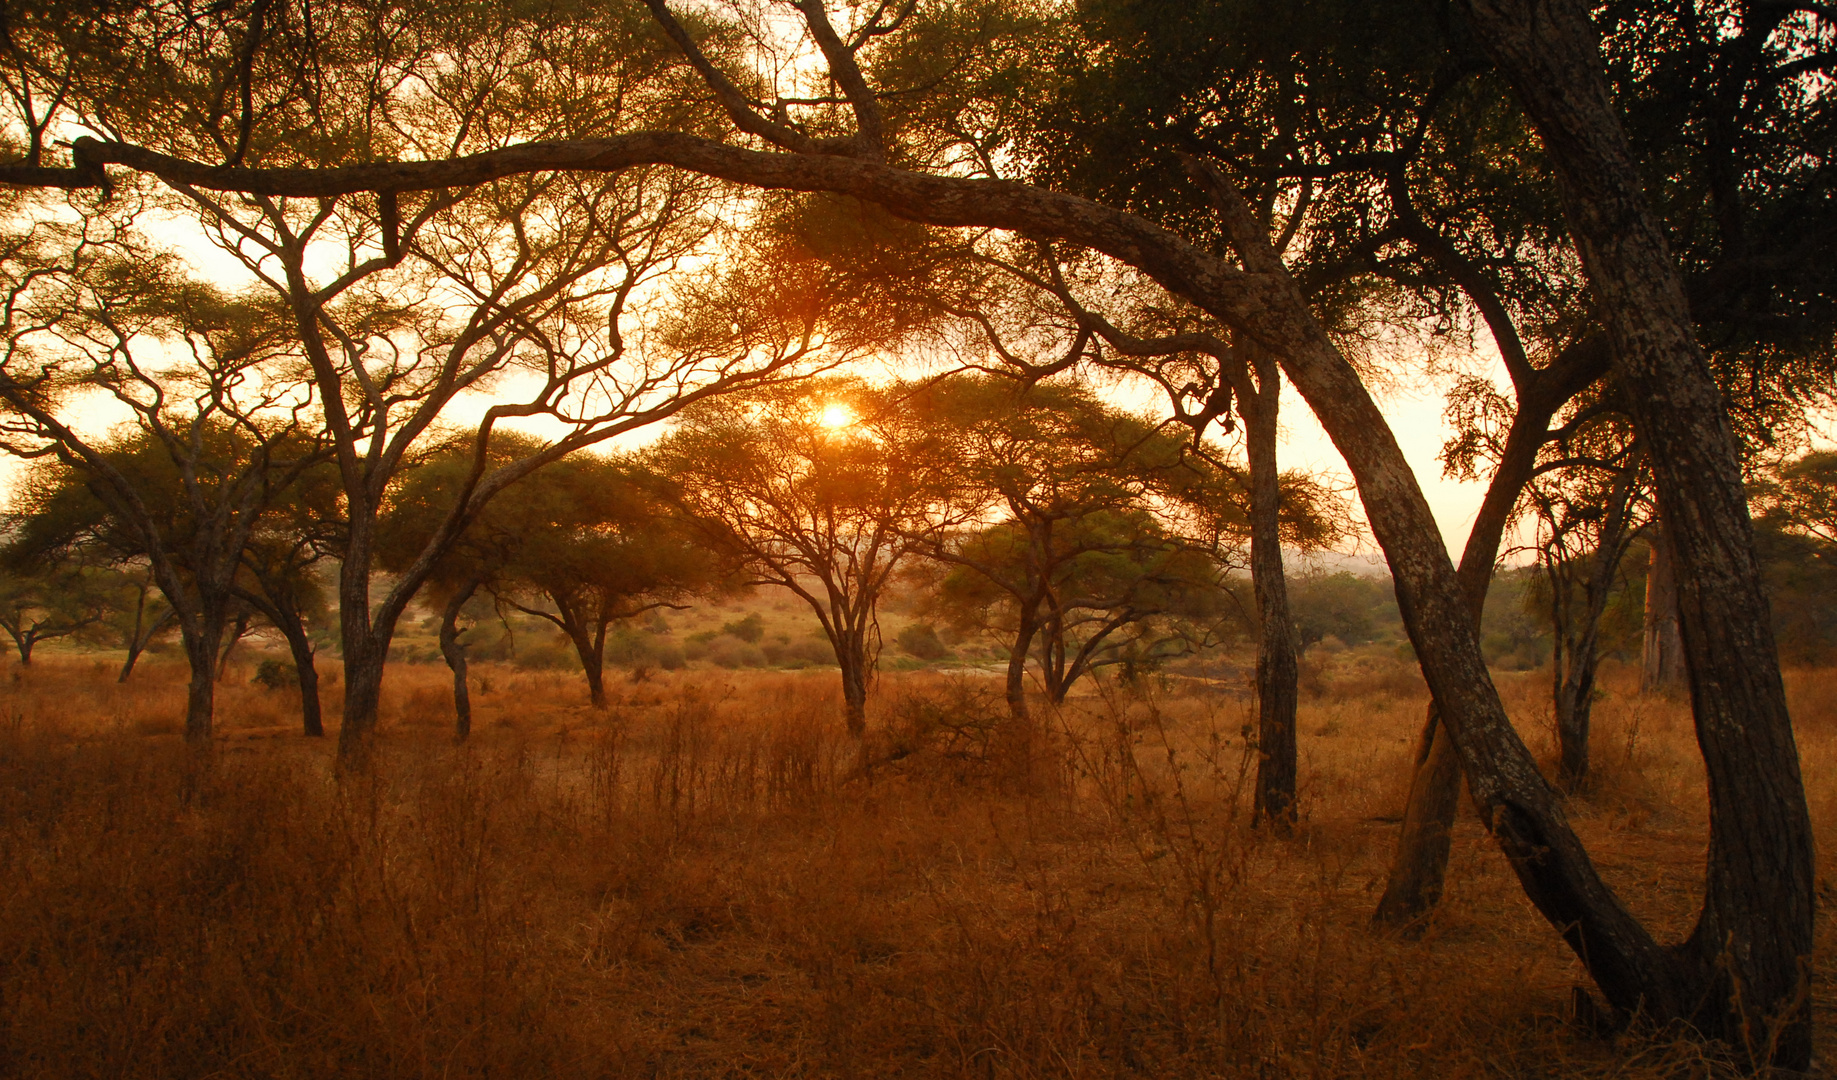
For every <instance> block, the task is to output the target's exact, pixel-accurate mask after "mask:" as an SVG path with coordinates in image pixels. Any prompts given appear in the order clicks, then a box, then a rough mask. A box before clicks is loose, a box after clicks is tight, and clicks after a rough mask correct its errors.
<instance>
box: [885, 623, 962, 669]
mask: <svg viewBox="0 0 1837 1080" xmlns="http://www.w3.org/2000/svg"><path fill="white" fill-rule="evenodd" d="M895 640H896V641H898V643H899V647H900V648H901V649H904V650H905V651H906V652H907V653H910V654H911V655H913V656H916V657H918V658H919V659H920V660H925V661H931V660H942V659H944V658H945V657H947V656H949V655H950V649H949V648H948V647H947V646H946V645H945V644H944V642H943V641H942V640H941V639H939V637H938V628H937V627H935V626H933V625H931V624H930V623H916V622H915V623H909V624H908V625H907V626H906V628H905V629H904V630H901V631H900V632H899V637H898V638H896V639H895Z"/></svg>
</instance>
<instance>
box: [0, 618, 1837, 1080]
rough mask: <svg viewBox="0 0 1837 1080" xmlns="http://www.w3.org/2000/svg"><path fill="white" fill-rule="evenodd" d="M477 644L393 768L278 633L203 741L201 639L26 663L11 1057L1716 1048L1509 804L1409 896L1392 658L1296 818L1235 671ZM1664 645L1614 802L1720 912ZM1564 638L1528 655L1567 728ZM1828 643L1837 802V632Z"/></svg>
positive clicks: (1802, 727)
mask: <svg viewBox="0 0 1837 1080" xmlns="http://www.w3.org/2000/svg"><path fill="white" fill-rule="evenodd" d="M478 676H479V678H478V692H477V694H476V697H475V703H476V707H477V710H478V716H477V720H476V724H477V726H476V728H475V731H476V734H475V736H474V739H473V741H472V743H471V744H470V745H468V746H466V747H464V748H458V747H455V746H454V745H453V744H452V743H451V740H450V737H449V726H450V719H449V714H448V709H449V704H448V701H447V698H446V693H447V687H448V682H447V675H446V672H445V671H444V670H443V669H440V668H437V667H431V666H427V667H424V666H416V665H398V666H397V667H395V668H393V669H392V670H391V673H390V676H389V682H388V688H387V698H386V702H385V707H384V726H383V735H382V739H383V744H382V745H383V752H382V758H381V762H380V767H379V769H378V771H377V773H376V775H375V776H374V777H373V778H370V779H361V778H358V779H352V778H347V779H345V780H342V781H340V780H338V779H335V777H334V773H333V770H332V768H331V763H332V751H333V747H332V746H331V745H330V743H331V742H332V741H333V740H323V741H315V740H306V739H304V738H301V737H300V736H299V735H298V734H296V733H295V731H294V720H293V716H292V703H291V701H290V700H289V698H288V697H287V696H286V695H285V694H284V693H270V692H268V691H264V690H261V689H259V688H257V687H253V686H251V685H249V684H247V682H246V672H245V673H243V674H240V675H236V676H233V677H232V679H231V681H230V682H228V683H226V685H225V686H224V688H223V693H222V698H221V706H220V714H219V715H220V722H221V734H220V738H219V743H218V750H217V753H216V759H215V762H214V763H213V764H212V765H211V766H210V767H209V768H208V769H204V770H198V769H196V768H193V767H191V766H189V765H188V764H187V760H186V757H185V755H184V752H183V751H182V749H181V747H180V745H179V740H178V725H177V723H176V721H174V720H172V719H171V718H172V717H174V716H176V715H177V714H178V712H179V706H180V704H181V703H182V698H183V680H182V676H181V673H180V672H179V671H178V670H177V669H175V668H173V667H170V666H161V665H157V664H156V665H151V666H149V667H148V668H147V669H146V670H145V671H144V672H142V673H141V674H140V675H137V677H136V681H135V682H134V683H132V684H130V685H129V686H126V687H119V686H117V685H116V684H114V682H113V670H112V666H107V665H103V666H98V665H96V664H93V663H88V662H71V661H64V662H57V663H46V664H44V665H42V666H41V667H39V668H37V669H35V670H32V671H29V672H22V671H20V670H19V669H17V668H12V669H8V670H6V671H5V672H4V673H0V720H3V721H4V722H3V723H0V870H3V873H0V956H4V957H5V958H6V961H5V963H4V965H0V995H3V998H4V1001H5V1002H6V1008H5V1009H4V1010H0V1025H3V1027H0V1047H3V1048H4V1056H3V1057H0V1072H4V1073H5V1074H7V1075H20V1076H58V1077H69V1076H103V1075H107V1076H149V1077H151V1076H162V1077H164V1076H204V1075H212V1076H301V1077H306V1076H324V1075H334V1074H345V1075H353V1074H354V1075H391V1076H443V1077H444V1076H483V1075H486V1074H495V1075H502V1076H567V1077H574V1076H580V1077H600V1076H976V1077H986V1076H999V1077H1006V1076H1017V1077H1020V1076H1025V1077H1034V1076H1054V1077H1107V1076H1131V1075H1155V1076H1165V1077H1183V1076H1219V1075H1224V1076H1260V1077H1263V1076H1267V1077H1289V1076H1296V1077H1300V1076H1308V1077H1341V1076H1348V1077H1350V1076H1385V1077H1404V1076H1577V1075H1579V1076H1625V1077H1646V1076H1661V1075H1663V1076H1670V1075H1703V1069H1704V1066H1703V1065H1702V1064H1701V1061H1700V1059H1699V1058H1698V1057H1697V1056H1695V1055H1698V1053H1699V1052H1698V1051H1697V1050H1695V1049H1693V1048H1691V1047H1690V1046H1689V1045H1688V1044H1682V1043H1679V1044H1672V1043H1665V1044H1661V1045H1658V1046H1656V1047H1654V1046H1653V1045H1652V1044H1649V1043H1645V1042H1641V1041H1637V1040H1622V1041H1619V1042H1607V1041H1601V1040H1598V1039H1596V1038H1595V1037H1593V1036H1590V1035H1588V1034H1586V1033H1584V1032H1581V1031H1580V1030H1578V1029H1576V1028H1575V1027H1573V1026H1572V1025H1571V1024H1570V1023H1569V1022H1568V1021H1567V1020H1566V1015H1567V1013H1566V1010H1567V1008H1568V1001H1569V996H1570V993H1571V988H1572V987H1573V986H1575V985H1577V984H1578V983H1580V982H1582V981H1583V979H1582V976H1581V973H1580V969H1579V966H1578V965H1577V963H1576V962H1575V960H1574V958H1573V957H1572V956H1571V955H1570V953H1569V952H1568V950H1567V949H1566V948H1565V947H1564V946H1563V945H1562V944H1561V942H1560V941H1559V940H1558V939H1557V937H1556V935H1555V934H1554V933H1553V932H1552V931H1551V930H1550V928H1549V927H1548V925H1547V924H1545V923H1544V922H1543V920H1542V919H1541V918H1540V917H1539V916H1538V915H1537V914H1536V913H1535V912H1534V911H1533V910H1532V909H1531V908H1530V906H1529V904H1528V903H1527V902H1526V901H1525V900H1524V897H1523V894H1522V892H1521V891H1520V890H1519V888H1518V886H1517V884H1516V881H1515V879H1514V878H1513V876H1512V874H1511V873H1510V870H1509V868H1508V867H1507V866H1506V865H1505V863H1504V861H1503V859H1502V858H1501V857H1500V856H1499V855H1498V854H1497V852H1496V851H1495V850H1494V849H1493V848H1492V846H1491V845H1490V843H1488V842H1487V840H1486V838H1485V836H1484V835H1483V834H1482V832H1481V831H1480V830H1479V828H1478V827H1477V825H1476V824H1475V823H1474V822H1472V821H1471V820H1467V819H1465V818H1464V819H1463V821H1462V822H1461V824H1460V826H1459V830H1458V833H1457V837H1456V844H1455V852H1454V860H1453V863H1452V866H1451V868H1450V887H1449V896H1448V900H1447V902H1446V904H1445V905H1444V907H1443V909H1442V911H1441V912H1440V913H1439V914H1438V916H1437V917H1436V919H1435V922H1434V924H1433V925H1432V927H1431V929H1430V932H1429V934H1428V935H1427V937H1426V938H1425V939H1424V940H1423V941H1421V942H1414V943H1412V942H1404V941H1398V940H1393V939H1387V938H1378V937H1374V936H1372V935H1371V934H1370V933H1369V932H1368V930H1367V925H1366V920H1367V919H1368V918H1369V915H1370V911H1371V907H1372V905H1373V904H1374V903H1375V901H1376V897H1377V892H1378V890H1379V889H1381V887H1382V875H1383V872H1384V868H1385V862H1386V859H1387V858H1388V856H1389V853H1390V845H1391V843H1392V842H1393V839H1394V834H1395V826H1394V824H1393V823H1392V819H1393V818H1394V817H1395V815H1396V813H1397V811H1398V809H1399V807H1400V803H1401V798H1402V787H1403V783H1404V776H1403V774H1402V769H1403V768H1404V764H1405V762H1406V761H1407V760H1408V757H1409V754H1410V749H1411V740H1412V739H1413V738H1414V736H1415V733H1416V731H1417V729H1418V727H1419V726H1420V724H1421V721H1422V711H1423V708H1424V707H1425V704H1426V697H1425V695H1424V693H1423V691H1422V688H1421V683H1420V680H1419V679H1418V678H1417V677H1416V676H1415V674H1414V672H1413V671H1412V670H1411V669H1410V668H1409V667H1408V666H1407V665H1406V664H1404V663H1403V662H1402V661H1400V660H1396V659H1394V658H1391V657H1386V656H1383V655H1380V654H1377V653H1375V652H1367V653H1364V654H1346V655H1342V656H1340V657H1335V658H1332V659H1331V661H1330V662H1327V663H1322V664H1319V665H1316V666H1315V667H1313V668H1311V669H1310V671H1309V674H1308V690H1307V693H1306V695H1305V698H1304V705H1303V709H1302V719H1301V724H1302V799H1303V802H1302V808H1303V821H1302V824H1301V827H1300V828H1299V829H1298V830H1297V833H1296V836H1295V837H1294V838H1293V839H1292V840H1286V841H1285V840H1277V839H1273V838H1271V837H1268V836H1266V835H1263V834H1260V833H1258V832H1256V831H1254V830H1252V829H1251V828H1250V827H1249V825H1248V822H1247V820H1246V813H1245V809H1246V805H1247V802H1246V800H1247V795H1248V793H1247V789H1246V785H1245V782H1244V780H1245V777H1246V776H1247V775H1248V770H1249V769H1250V768H1251V766H1252V761H1253V759H1252V758H1251V757H1250V756H1249V755H1248V754H1247V752H1246V747H1245V746H1244V744H1243V740H1242V734H1241V733H1242V731H1243V729H1244V726H1245V725H1246V724H1247V723H1248V722H1249V720H1250V717H1251V712H1250V707H1249V702H1248V700H1247V699H1246V698H1245V697H1244V696H1243V695H1242V694H1241V693H1238V692H1235V691H1233V690H1232V689H1231V688H1229V687H1219V686H1216V685H1212V684H1201V683H1198V682H1196V681H1191V680H1181V679H1166V680H1151V681H1150V682H1149V683H1148V684H1146V685H1144V686H1141V687H1137V688H1123V687H1115V686H1110V687H1107V688H1102V689H1101V691H1100V692H1096V691H1098V688H1093V690H1094V692H1091V693H1087V694H1085V695H1083V696H1080V697H1076V698H1074V700H1073V702H1072V703H1071V705H1070V706H1069V707H1068V708H1067V709H1066V710H1065V711H1064V712H1063V713H1062V714H1060V715H1057V716H1053V717H1050V718H1048V719H1046V720H1045V721H1043V722H1042V725H1041V727H1040V729H1039V730H1035V731H1031V732H1016V731H1014V730H1013V729H1012V728H1011V727H1009V726H1004V724H1003V722H1002V720H1001V717H1000V711H999V708H998V703H999V696H998V695H996V694H993V693H991V692H990V691H991V690H992V688H993V684H992V683H991V682H990V681H989V680H987V679H984V678H981V677H979V676H974V675H948V676H947V675H938V674H930V673H913V674H910V675H899V676H896V675H888V676H885V677H883V679H882V684H881V687H880V690H879V693H878V695H877V697H876V699H875V702H874V706H875V712H874V715H873V720H874V724H873V727H872V729H871V731H870V735H869V739H868V741H867V742H866V743H865V744H864V746H863V747H857V746H856V745H855V744H853V743H851V742H850V741H849V740H848V739H847V738H846V737H845V736H844V735H843V734H842V732H841V725H840V719H839V712H840V702H839V694H837V692H836V689H835V686H834V683H835V677H834V675H833V673H831V672H799V673H753V672H727V671H716V670H700V671H686V672H678V673H656V674H654V675H652V676H651V677H649V678H648V679H646V680H645V681H643V682H635V683H634V682H631V681H628V680H624V679H619V680H616V681H615V682H614V683H613V685H612V686H611V687H610V688H609V689H610V690H611V697H612V701H611V703H610V705H609V707H608V709H607V710H605V711H604V712H597V711H594V710H592V709H589V708H587V707H586V704H585V696H584V689H583V688H582V686H581V685H580V681H579V679H578V678H577V677H574V676H572V675H571V674H570V673H568V672H563V671H556V672H519V671H515V670H513V669H509V668H500V667H496V666H494V665H488V664H487V665H479V671H478ZM1631 678H1632V673H1631V672H1626V671H1618V670H1612V671H1610V672H1609V673H1608V678H1607V685H1608V687H1609V689H1610V694H1609V696H1608V697H1607V698H1606V699H1605V700H1603V701H1602V702H1601V703H1600V706H1599V711H1598V730H1597V737H1596V740H1595V753H1596V763H1597V767H1598V768H1599V769H1600V773H1601V781H1602V783H1601V785H1600V789H1601V790H1600V793H1599V794H1597V795H1595V796H1593V797H1591V798H1590V799H1588V800H1585V801H1579V802H1577V803H1575V804H1574V805H1573V806H1572V810H1571V813H1572V816H1573V818H1574V819H1575V820H1576V823H1577V826H1578V828H1579V829H1580V830H1581V831H1582V832H1583V834H1584V836H1585V837H1586V838H1587V840H1588V842H1589V844H1590V847H1591V850H1592V851H1593V852H1594V853H1595V855H1596V857H1597V859H1598V860H1599V862H1600V864H1601V865H1602V868H1603V872H1604V874H1605V875H1606V876H1607V877H1608V879H1609V880H1610V882H1612V883H1613V884H1614V885H1615V887H1616V888H1618V889H1620V890H1622V893H1623V895H1624V896H1625V898H1626V900H1627V902H1628V903H1629V905H1630V906H1631V907H1632V908H1633V909H1634V910H1635V911H1636V912H1638V913H1639V914H1640V915H1641V916H1642V917H1644V918H1646V919H1648V920H1650V922H1651V924H1652V925H1654V926H1655V927H1656V928H1657V929H1659V930H1660V931H1661V932H1663V933H1665V934H1668V935H1682V934H1683V933H1686V932H1688V930H1689V926H1690V920H1691V919H1692V918H1693V917H1694V913H1695V906H1696V904H1697V902H1698V894H1699V890H1700V888H1701V882H1700V878H1701V871H1702V866H1701V863H1702V851H1703V842H1704V835H1705V833H1704V830H1705V823H1704V819H1703V809H1702V796H1701V790H1700V788H1701V783H1702V779H1701V776H1702V773H1701V765H1700V763H1698V762H1697V761H1696V757H1695V753H1694V748H1693V746H1692V744H1691V738H1692V735H1691V727H1690V723H1689V717H1688V715H1687V711H1686V710H1685V708H1684V706H1683V704H1682V703H1680V702H1677V701H1673V700H1669V699H1665V698H1645V697H1639V696H1636V695H1633V694H1631V693H1630V692H1629V691H1630V681H1631ZM1542 679H1543V677H1542V676H1541V675H1540V674H1539V673H1535V672H1534V673H1528V674H1525V675H1512V676H1502V677H1501V680H1500V681H1501V689H1502V691H1503V693H1504V694H1505V697H1506V700H1507V703H1508V706H1509V708H1510V709H1511V711H1512V714H1513V717H1514V719H1515V721H1517V722H1518V724H1519V725H1520V728H1521V730H1522V731H1523V732H1524V734H1525V736H1526V738H1527V740H1528V741H1529V742H1530V744H1531V746H1532V747H1533V750H1534V751H1535V752H1537V753H1539V754H1540V755H1542V756H1543V757H1545V758H1548V757H1550V756H1551V749H1550V746H1549V732H1548V720H1547V709H1546V708H1545V706H1544V705H1543V704H1542V703H1543V702H1544V701H1546V700H1547V694H1548V687H1547V684H1546V683H1545V682H1544V681H1542ZM1789 688H1790V690H1791V693H1792V695H1793V701H1794V705H1795V708H1796V709H1797V716H1798V722H1799V738H1800V746H1801V750H1802V753H1803V756H1804V760H1805V774H1806V778H1807V782H1808V785H1809V787H1810V797H1811V801H1812V807H1813V811H1814V815H1815V817H1816V820H1817V822H1818V824H1819V826H1820V831H1821V835H1822V834H1823V832H1824V827H1825V826H1827V825H1828V824H1829V823H1830V822H1831V817H1832V814H1833V812H1837V770H1834V769H1833V765H1837V762H1833V761H1832V760H1831V758H1832V740H1833V736H1837V724H1834V723H1833V722H1832V721H1833V709H1834V708H1837V706H1834V705H1833V701H1834V699H1833V696H1832V695H1833V693H1834V692H1837V673H1830V672H1822V671H1813V672H1800V673H1793V674H1792V675H1791V676H1790V678H1789ZM328 697H329V700H330V702H331V703H333V704H335V702H336V694H330V695H328ZM927 702H930V703H939V705H940V707H938V708H931V709H927V708H925V707H923V704H924V703H927ZM334 711H335V710H334ZM952 725H956V727H955V728H952V727H951V726H952ZM952 731H957V732H958V733H959V734H961V735H962V736H963V737H962V738H957V737H956V736H955V735H953V734H952ZM1819 943H1820V949H1821V950H1822V951H1823V953H1824V955H1823V956H1821V957H1820V963H1827V962H1828V953H1829V946H1830V940H1829V932H1828V928H1827V927H1825V926H1823V925H1821V926H1820V933H1819ZM1821 1004H1822V1003H1821Z"/></svg>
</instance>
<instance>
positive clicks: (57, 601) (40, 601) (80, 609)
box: [0, 560, 111, 667]
mask: <svg viewBox="0 0 1837 1080" xmlns="http://www.w3.org/2000/svg"><path fill="white" fill-rule="evenodd" d="M8 561H9V562H10V561H14V560H8ZM109 592H110V590H109V588H108V584H107V582H106V581H105V580H103V577H102V575H101V574H100V573H99V572H98V571H97V570H96V569H95V568H94V567H89V566H84V565H82V564H81V563H76V562H61V563H47V562H44V561H42V560H27V561H24V562H23V564H22V565H21V564H16V565H14V566H12V567H9V568H7V569H5V570H0V629H3V630H5V631H6V633H7V636H8V637H10V638H12V639H13V646H14V647H15V648H16V649H18V650H19V664H20V666H21V667H30V666H32V650H33V648H34V647H36V646H37V645H38V644H39V643H40V642H43V641H50V640H52V639H54V638H61V637H69V636H71V635H73V634H79V633H82V632H83V631H85V630H88V629H90V628H91V627H94V626H96V625H97V624H99V623H101V622H102V621H103V620H104V619H105V618H107V617H108V615H109V614H110V611H111V608H110V603H109V601H110V599H111V597H110V596H109Z"/></svg>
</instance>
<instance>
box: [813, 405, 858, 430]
mask: <svg viewBox="0 0 1837 1080" xmlns="http://www.w3.org/2000/svg"><path fill="white" fill-rule="evenodd" d="M817 422H818V423H820V424H822V425H823V426H824V427H826V428H845V427H847V426H849V425H850V424H853V423H854V422H855V410H853V409H851V408H849V407H848V406H847V405H844V404H842V403H841V402H839V401H832V402H830V403H829V404H827V405H825V406H823V411H822V412H821V413H819V414H817Z"/></svg>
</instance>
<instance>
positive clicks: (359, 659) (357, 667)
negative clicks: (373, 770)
mask: <svg viewBox="0 0 1837 1080" xmlns="http://www.w3.org/2000/svg"><path fill="white" fill-rule="evenodd" d="M387 655H388V645H387V644H383V645H378V644H377V643H376V641H375V639H374V638H372V637H371V636H370V635H369V634H368V633H365V634H364V635H363V636H362V637H359V638H355V639H353V638H351V637H346V638H345V640H344V718H343V720H342V722H341V723H340V724H339V725H338V761H339V765H340V767H341V768H347V769H363V768H366V767H368V765H369V763H370V752H371V750H372V748H373V745H374V743H375V741H376V718H377V707H378V705H379V704H380V703H381V701H382V696H383V663H384V660H385V659H386V657H387Z"/></svg>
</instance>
